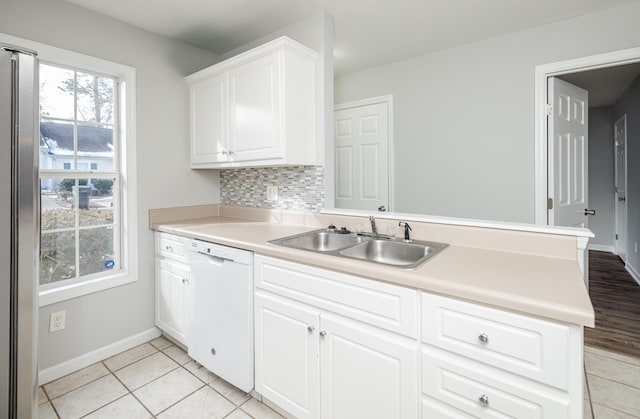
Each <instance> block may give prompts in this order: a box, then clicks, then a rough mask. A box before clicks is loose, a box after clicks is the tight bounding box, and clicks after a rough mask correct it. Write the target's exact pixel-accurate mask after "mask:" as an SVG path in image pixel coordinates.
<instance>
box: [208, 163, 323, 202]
mask: <svg viewBox="0 0 640 419" xmlns="http://www.w3.org/2000/svg"><path fill="white" fill-rule="evenodd" d="M270 185H275V186H277V187H278V200H277V201H268V200H267V186H270ZM220 198H221V201H222V202H221V203H222V204H225V205H241V206H245V207H255V208H278V209H288V210H304V211H320V210H321V209H322V208H323V206H324V171H323V167H322V166H292V167H259V168H249V169H223V170H221V171H220Z"/></svg>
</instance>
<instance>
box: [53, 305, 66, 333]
mask: <svg viewBox="0 0 640 419" xmlns="http://www.w3.org/2000/svg"><path fill="white" fill-rule="evenodd" d="M66 314H67V312H66V310H62V311H56V312H55V313H51V314H50V315H49V332H50V333H51V332H57V331H58V330H62V329H64V326H65V320H66V319H65V318H66Z"/></svg>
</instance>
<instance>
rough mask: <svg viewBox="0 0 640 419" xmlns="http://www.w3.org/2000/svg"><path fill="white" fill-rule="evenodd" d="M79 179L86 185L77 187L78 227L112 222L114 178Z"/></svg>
mask: <svg viewBox="0 0 640 419" xmlns="http://www.w3.org/2000/svg"><path fill="white" fill-rule="evenodd" d="M81 181H82V182H81V183H83V184H85V185H87V186H80V187H79V201H78V206H79V208H80V227H89V226H96V225H105V224H113V188H114V184H115V179H113V178H110V179H103V178H100V179H81ZM116 187H117V186H116Z"/></svg>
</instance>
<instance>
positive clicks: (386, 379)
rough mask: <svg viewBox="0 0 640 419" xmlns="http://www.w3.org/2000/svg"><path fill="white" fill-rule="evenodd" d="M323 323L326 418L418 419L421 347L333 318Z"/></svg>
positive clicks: (323, 405)
mask: <svg viewBox="0 0 640 419" xmlns="http://www.w3.org/2000/svg"><path fill="white" fill-rule="evenodd" d="M320 324H321V331H320V336H321V337H320V356H321V360H322V362H321V379H320V380H321V383H322V389H321V392H322V405H321V410H322V417H323V418H345V419H350V418H370V419H371V418H381V419H391V418H399V419H400V418H402V419H405V418H416V417H417V416H418V344H417V342H415V341H411V340H409V339H406V338H403V337H400V336H397V335H393V334H391V333H388V332H385V331H382V330H380V329H376V328H373V327H369V326H367V325H364V324H360V323H356V322H353V321H350V320H347V319H344V318H341V317H336V316H331V315H324V314H323V315H322V320H321V322H320ZM323 335H324V336H323Z"/></svg>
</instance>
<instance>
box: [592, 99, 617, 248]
mask: <svg viewBox="0 0 640 419" xmlns="http://www.w3.org/2000/svg"><path fill="white" fill-rule="evenodd" d="M613 165H614V155H613V108H612V107H610V106H604V107H600V108H589V208H590V209H594V210H596V215H595V216H592V217H589V229H590V230H591V231H592V232H593V234H595V237H594V238H593V239H591V240H589V246H592V245H596V246H603V247H601V248H613V244H614V235H615V232H614V230H615V228H614V220H615V214H614V205H613V204H614V201H613V200H614V184H615V179H614V173H613V172H614V169H613Z"/></svg>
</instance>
